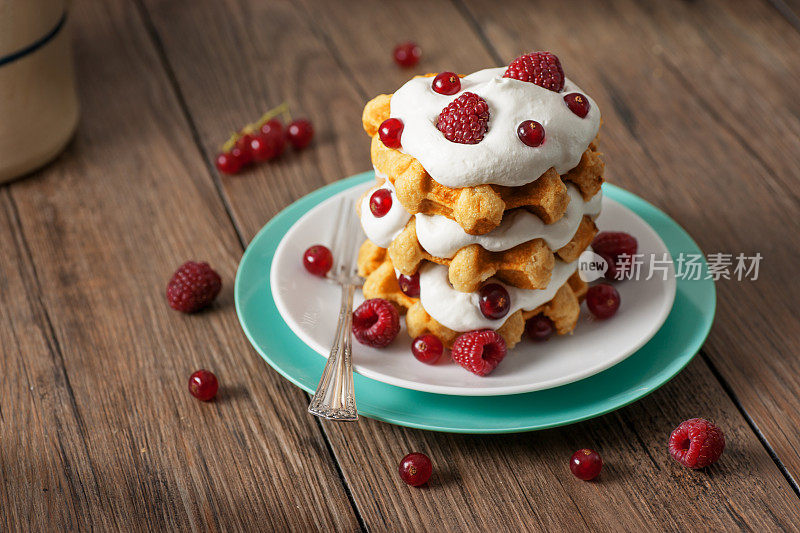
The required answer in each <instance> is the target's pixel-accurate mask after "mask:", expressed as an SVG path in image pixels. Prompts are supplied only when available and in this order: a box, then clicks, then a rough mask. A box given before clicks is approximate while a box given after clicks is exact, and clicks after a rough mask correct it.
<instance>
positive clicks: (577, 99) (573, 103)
mask: <svg viewBox="0 0 800 533" xmlns="http://www.w3.org/2000/svg"><path fill="white" fill-rule="evenodd" d="M564 101H565V102H566V103H567V107H568V108H569V110H570V111H572V112H573V113H575V114H576V115H578V116H579V117H581V118H586V115H588V114H589V108H590V107H591V106H590V105H589V100H587V99H586V97H585V96H583V95H582V94H581V93H569V94H567V95H565V96H564Z"/></svg>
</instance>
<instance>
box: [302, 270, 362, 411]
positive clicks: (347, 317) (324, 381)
mask: <svg viewBox="0 0 800 533" xmlns="http://www.w3.org/2000/svg"><path fill="white" fill-rule="evenodd" d="M355 290H356V287H355V285H353V284H352V283H345V284H343V285H342V304H341V307H340V308H339V322H338V324H337V325H336V337H335V338H334V340H333V347H332V348H331V353H330V355H328V362H327V363H325V370H323V371H322V378H321V379H320V380H319V385H317V391H316V393H314V397H313V398H311V403H310V404H309V406H308V412H309V413H311V414H312V415H316V416H318V417H321V418H325V419H328V420H358V411H356V394H355V390H354V388H353V341H352V335H351V331H350V330H351V329H352V323H353V293H354V292H355Z"/></svg>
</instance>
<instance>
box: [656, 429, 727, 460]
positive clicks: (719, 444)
mask: <svg viewBox="0 0 800 533" xmlns="http://www.w3.org/2000/svg"><path fill="white" fill-rule="evenodd" d="M723 450H725V436H724V435H723V434H722V430H721V429H719V428H718V427H717V426H715V425H714V424H712V423H711V422H709V421H708V420H705V419H703V418H690V419H689V420H685V421H683V422H681V423H680V425H679V426H678V427H676V428H675V429H674V430H673V431H672V433H671V434H670V436H669V453H670V455H671V456H672V458H673V459H675V460H676V461H678V462H679V463H680V464H682V465H683V466H686V467H689V468H694V469H698V468H705V467H706V466H708V465H710V464H713V463H716V462H717V461H718V460H719V458H720V457H721V456H722V452H723Z"/></svg>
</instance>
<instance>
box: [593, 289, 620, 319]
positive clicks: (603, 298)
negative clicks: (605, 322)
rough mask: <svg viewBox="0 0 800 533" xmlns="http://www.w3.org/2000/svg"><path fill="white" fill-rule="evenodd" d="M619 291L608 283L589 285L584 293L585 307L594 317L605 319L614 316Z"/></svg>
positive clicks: (618, 300) (617, 305)
mask: <svg viewBox="0 0 800 533" xmlns="http://www.w3.org/2000/svg"><path fill="white" fill-rule="evenodd" d="M619 303H620V299H619V293H618V292H617V289H615V288H614V287H613V286H611V285H609V284H608V283H600V284H599V285H594V286H592V287H589V291H588V292H587V293H586V307H588V308H589V311H591V312H592V314H593V315H594V316H595V318H599V319H601V320H602V319H605V318H610V317H612V316H614V315H615V314H616V312H617V309H619Z"/></svg>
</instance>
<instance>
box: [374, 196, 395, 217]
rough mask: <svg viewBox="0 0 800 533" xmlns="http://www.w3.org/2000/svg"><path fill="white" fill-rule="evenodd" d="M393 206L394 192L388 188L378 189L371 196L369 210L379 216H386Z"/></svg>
mask: <svg viewBox="0 0 800 533" xmlns="http://www.w3.org/2000/svg"><path fill="white" fill-rule="evenodd" d="M391 208H392V193H391V192H389V191H388V190H387V189H378V190H376V191H375V192H374V193H372V196H370V197H369V210H370V211H371V212H372V214H373V215H375V216H376V217H378V218H381V217H384V216H386V213H388V212H389V210H390V209H391Z"/></svg>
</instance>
